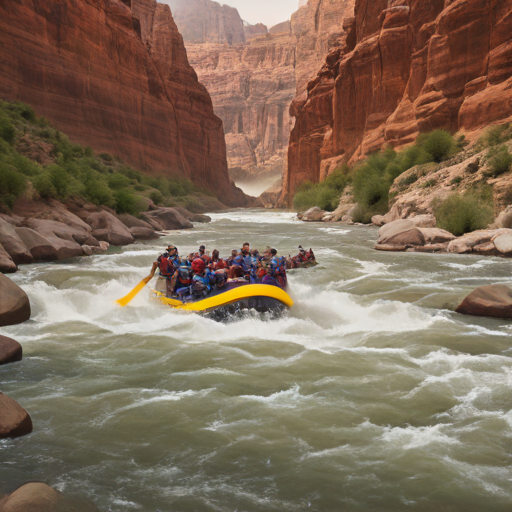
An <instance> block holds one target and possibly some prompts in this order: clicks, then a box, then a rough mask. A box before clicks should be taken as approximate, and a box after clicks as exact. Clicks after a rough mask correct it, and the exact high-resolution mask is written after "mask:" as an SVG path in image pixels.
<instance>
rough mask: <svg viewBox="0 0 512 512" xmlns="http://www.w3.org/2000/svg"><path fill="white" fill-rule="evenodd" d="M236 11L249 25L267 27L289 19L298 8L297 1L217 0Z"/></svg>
mask: <svg viewBox="0 0 512 512" xmlns="http://www.w3.org/2000/svg"><path fill="white" fill-rule="evenodd" d="M217 1H218V2H219V3H220V4H227V5H231V6H233V7H236V8H237V9H238V12H239V13H240V16H241V17H242V19H244V20H245V21H248V22H249V23H251V24H253V25H254V24H255V23H264V24H265V25H267V26H268V27H272V26H273V25H277V24H278V23H281V22H282V21H286V20H289V19H290V16H291V14H292V13H293V12H295V11H296V10H297V9H298V8H299V0H217Z"/></svg>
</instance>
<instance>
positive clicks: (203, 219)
mask: <svg viewBox="0 0 512 512" xmlns="http://www.w3.org/2000/svg"><path fill="white" fill-rule="evenodd" d="M173 208H174V210H176V211H177V212H178V213H180V214H181V215H183V217H185V218H186V219H188V220H189V221H190V222H199V223H207V222H211V221H212V218H211V217H208V215H203V214H201V213H192V212H189V211H188V210H187V209H186V208H183V206H174V207H173Z"/></svg>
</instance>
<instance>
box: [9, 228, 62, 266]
mask: <svg viewBox="0 0 512 512" xmlns="http://www.w3.org/2000/svg"><path fill="white" fill-rule="evenodd" d="M16 233H17V235H18V236H19V237H20V239H21V240H22V241H23V243H24V244H25V246H26V247H27V249H28V250H29V251H30V254H32V257H33V258H34V260H35V261H55V260H56V259H58V254H57V249H55V247H54V246H53V244H52V243H51V242H50V241H49V240H48V239H47V238H45V237H44V236H43V235H40V234H39V233H37V232H36V231H34V230H33V229H30V228H16Z"/></svg>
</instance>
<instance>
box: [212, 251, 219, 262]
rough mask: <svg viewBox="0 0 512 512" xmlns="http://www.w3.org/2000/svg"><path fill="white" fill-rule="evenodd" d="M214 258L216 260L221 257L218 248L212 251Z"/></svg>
mask: <svg viewBox="0 0 512 512" xmlns="http://www.w3.org/2000/svg"><path fill="white" fill-rule="evenodd" d="M212 258H213V259H214V260H217V259H219V251H218V250H217V249H214V250H213V252H212Z"/></svg>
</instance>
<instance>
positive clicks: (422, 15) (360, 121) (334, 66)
mask: <svg viewBox="0 0 512 512" xmlns="http://www.w3.org/2000/svg"><path fill="white" fill-rule="evenodd" d="M312 1H313V0H310V2H309V3H308V5H309V4H311V2H312ZM343 29H344V32H345V35H344V36H343V38H342V39H343V40H342V41H341V45H340V46H338V47H335V48H331V50H330V51H329V53H328V55H327V58H326V60H325V62H324V65H323V67H322V68H321V70H320V72H319V73H318V75H317V76H316V78H315V79H314V80H313V81H312V82H310V83H309V85H308V87H307V88H308V93H307V95H302V96H298V97H297V98H296V99H295V100H294V101H293V102H292V106H291V113H292V115H293V116H294V117H295V119H296V121H295V126H294V129H293V131H292V134H291V137H290V146H289V152H288V169H287V172H286V176H285V180H284V190H283V194H282V196H281V201H282V202H283V203H288V204H289V203H290V201H291V200H292V198H293V195H294V194H295V191H296V190H297V187H298V185H299V184H300V183H302V182H304V181H306V180H309V181H313V182H318V181H321V180H323V179H324V178H325V177H326V176H327V175H328V174H329V173H330V172H332V170H333V169H334V168H335V167H336V166H337V165H339V164H340V163H341V162H343V161H356V160H358V159H360V158H361V157H362V156H364V155H365V154H368V153H370V152H372V151H376V150H378V149H380V148H382V147H383V146H385V145H391V146H393V147H401V146H403V145H405V144H408V143H411V142H413V141H414V140H415V138H416V136H417V135H418V133H419V132H426V131H430V130H433V129H437V128H444V129H447V130H451V131H452V132H456V131H461V132H463V133H467V134H471V133H475V132H476V131H478V130H481V129H482V128H484V127H485V126H487V125H489V124H490V123H493V122H497V121H501V120H505V119H509V118H510V117H511V116H512V0H451V1H445V0H356V2H355V12H354V16H353V17H348V18H345V20H344V21H343Z"/></svg>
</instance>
